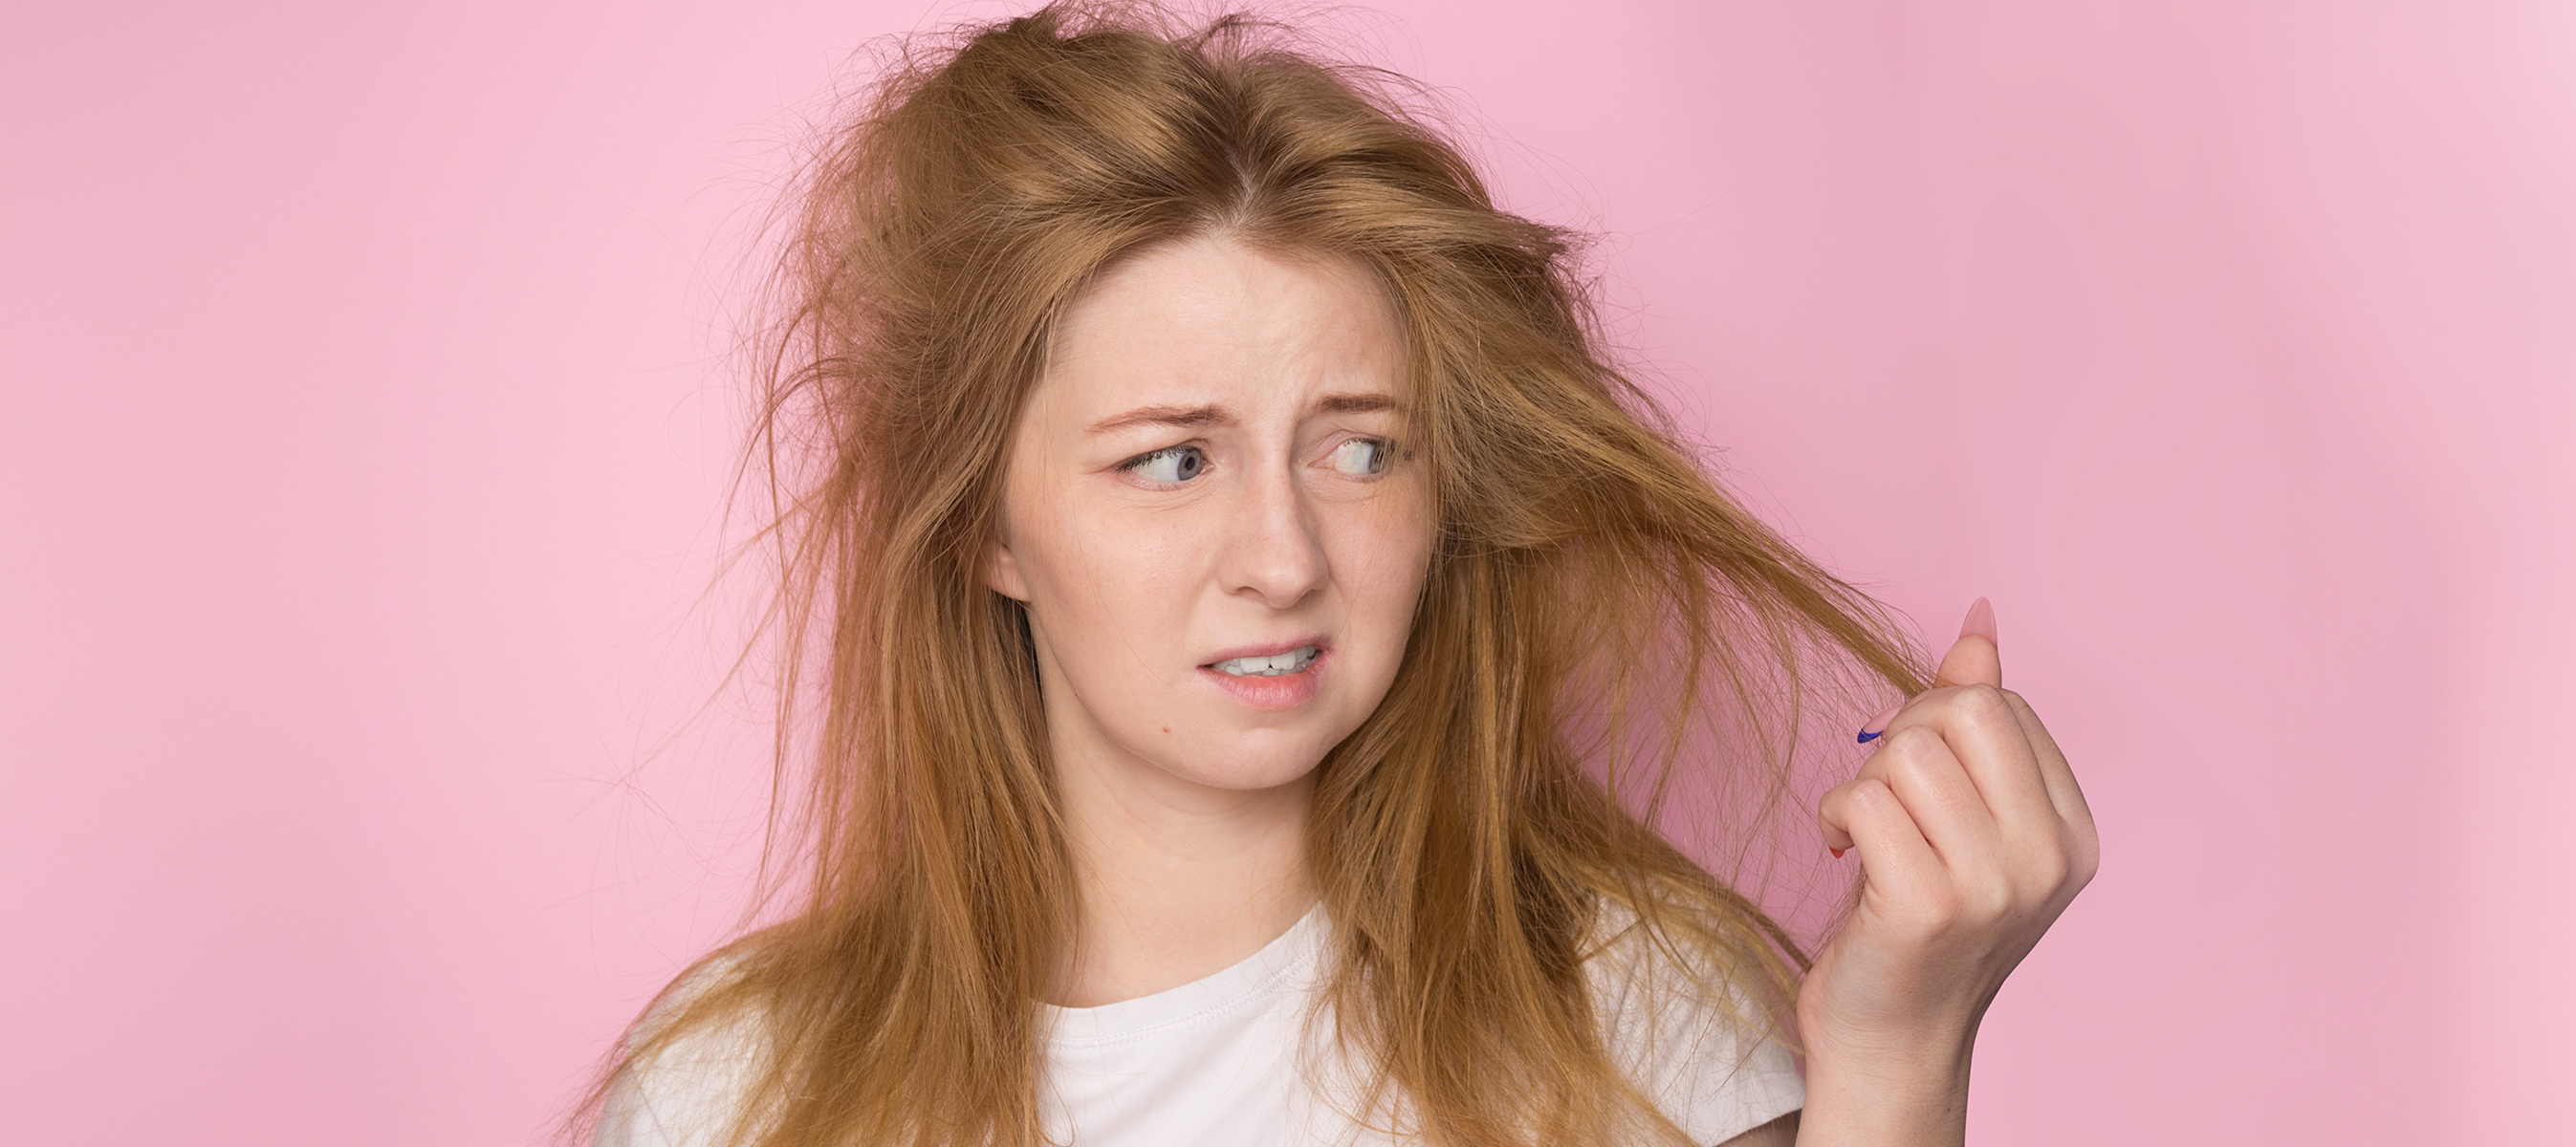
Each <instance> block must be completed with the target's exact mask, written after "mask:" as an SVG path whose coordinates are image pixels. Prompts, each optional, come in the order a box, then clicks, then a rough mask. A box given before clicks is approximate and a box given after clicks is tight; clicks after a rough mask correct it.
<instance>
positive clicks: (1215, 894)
mask: <svg viewBox="0 0 2576 1147" xmlns="http://www.w3.org/2000/svg"><path fill="white" fill-rule="evenodd" d="M1057 748H1058V750H1059V752H1058V755H1057V759H1056V762H1055V765H1056V775H1057V786H1058V793H1059V796H1060V799H1061V800H1062V802H1063V808H1064V813H1065V823H1066V830H1067V835H1068V836H1069V837H1070V842H1069V843H1070V844H1071V847H1072V853H1073V857H1072V859H1073V865H1074V879H1075V880H1076V882H1077V889H1076V891H1077V893H1078V895H1079V897H1080V900H1079V914H1078V916H1077V917H1076V921H1077V922H1076V935H1075V939H1074V952H1073V958H1072V960H1071V963H1070V966H1069V967H1068V968H1067V970H1066V972H1065V976H1064V979H1063V981H1062V987H1061V988H1060V989H1059V990H1058V991H1057V992H1056V993H1055V995H1056V998H1055V999H1054V1000H1052V1001H1051V1002H1053V1003H1056V1004H1059V1005H1062V1006H1065V1007H1077V1008H1081V1007H1097V1006H1099V1005H1102V1004H1110V1003H1116V1002H1118V1001H1120V1000H1131V999H1135V998H1137V997H1139V996H1148V995H1152V994H1154V993H1156V992H1160V991H1165V990H1168V989H1171V988H1176V987H1179V986H1181V985H1183V984H1186V983H1190V982H1191V981H1194V980H1199V979H1203V978H1205V977H1207V976H1210V975H1213V974H1215V973H1217V972H1220V971H1223V970H1225V969H1226V968H1229V967H1232V966H1233V965H1235V964H1237V963H1240V962H1242V961H1243V960H1244V959H1245V958H1246V957H1248V956H1251V955H1252V954H1253V953H1255V952H1258V951H1260V950H1261V948H1262V947H1263V946H1264V945H1266V944H1268V943H1269V942H1270V941H1272V940H1275V939H1277V938H1278V937H1279V936H1280V935H1281V934H1283V933H1285V932H1286V931H1288V929H1289V928H1290V927H1292V926H1294V925H1295V924H1296V923H1297V920H1298V919H1299V918H1300V917H1302V916H1304V915H1305V914H1306V911H1307V910H1308V909H1309V908H1312V907H1313V906H1314V903H1315V896H1316V893H1315V887H1314V878H1313V875H1312V872H1311V870H1310V868H1309V867H1308V865H1307V862H1306V807H1307V804H1308V802H1309V800H1310V798H1311V794H1312V792H1313V779H1312V778H1313V774H1311V773H1310V774H1307V775H1306V776H1303V777H1300V778H1298V779H1297V780H1296V781H1293V782H1291V783H1289V784H1285V785H1281V786H1278V787H1277V788H1270V789H1258V790H1234V789H1217V788H1210V787H1207V786H1205V785H1199V784H1193V783H1191V782H1188V781H1185V780H1183V779H1181V778H1179V777H1175V776H1172V775H1171V774H1169V773H1166V772H1162V771H1161V770H1158V769H1155V768H1153V767H1152V766H1151V765H1148V764H1146V763H1144V762H1141V761H1133V760H1118V759H1113V758H1115V757H1116V756H1117V754H1114V753H1096V752H1083V751H1080V750H1079V749H1075V750H1074V751H1071V752H1065V751H1063V750H1066V749H1072V748H1073V747H1072V746H1057Z"/></svg>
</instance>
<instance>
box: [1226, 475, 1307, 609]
mask: <svg viewBox="0 0 2576 1147" xmlns="http://www.w3.org/2000/svg"><path fill="white" fill-rule="evenodd" d="M1289 471H1290V467H1289V466H1288V465H1275V466H1264V467H1262V468H1261V472H1260V473H1259V474H1258V475H1257V476H1255V477H1254V478H1253V479H1252V480H1251V481H1250V482H1249V483H1248V484H1247V486H1246V488H1245V489H1244V491H1243V495H1244V496H1243V499H1242V501H1241V502H1240V503H1239V504H1238V505H1237V506H1236V508H1235V522H1234V528H1233V529H1232V530H1230V531H1229V532H1228V533H1229V536H1228V538H1227V540H1226V547H1225V552H1224V553H1223V554H1222V555H1220V556H1219V558H1218V561H1219V566H1218V569H1219V571H1220V576H1222V577H1223V578H1224V579H1225V581H1226V589H1227V590H1228V591H1229V592H1232V593H1237V594H1243V595H1246V596H1249V597H1253V598H1257V599H1259V600H1260V601H1261V602H1262V603H1263V604H1265V605H1267V606H1269V607H1270V608H1272V609H1287V608H1289V607H1291V606H1294V605H1296V604H1297V603H1298V602H1301V601H1304V600H1305V599H1306V597H1307V595H1309V594H1312V593H1314V592H1315V591H1316V590H1318V589H1322V588H1323V587H1324V583H1325V582H1326V581H1327V580H1329V577H1330V574H1329V567H1328V565H1327V563H1326V562H1325V560H1324V540H1323V537H1322V535H1321V534H1320V533H1319V532H1318V531H1317V529H1316V522H1315V519H1314V515H1313V513H1312V508H1311V507H1309V506H1308V505H1307V504H1306V499H1305V498H1304V497H1303V496H1302V494H1301V491H1299V490H1298V488H1297V481H1296V476H1295V475H1294V474H1292V473H1290V472H1289Z"/></svg>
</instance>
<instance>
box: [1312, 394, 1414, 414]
mask: <svg viewBox="0 0 2576 1147" xmlns="http://www.w3.org/2000/svg"><path fill="white" fill-rule="evenodd" d="M1403 409H1404V404H1403V403H1401V402H1397V401H1396V400H1395V396H1394V395H1391V394H1327V395H1325V396H1324V397H1322V398H1319V399H1316V400H1315V413H1317V414H1376V413H1379V412H1381V411H1389V410H1392V411H1397V412H1401V411H1403Z"/></svg>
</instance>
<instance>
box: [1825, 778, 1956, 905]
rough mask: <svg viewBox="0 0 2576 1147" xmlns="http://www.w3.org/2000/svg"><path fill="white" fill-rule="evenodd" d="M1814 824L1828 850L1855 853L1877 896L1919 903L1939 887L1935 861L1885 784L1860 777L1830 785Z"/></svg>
mask: <svg viewBox="0 0 2576 1147" xmlns="http://www.w3.org/2000/svg"><path fill="white" fill-rule="evenodd" d="M1816 819H1817V820H1818V821H1819V822H1821V823H1822V824H1823V826H1824V830H1825V843H1826V844H1827V845H1828V846H1829V847H1832V848H1835V849H1837V850H1839V849H1847V848H1857V849H1859V850H1860V856H1861V864H1862V866H1863V871H1864V872H1866V873H1867V874H1868V876H1869V882H1870V885H1871V887H1873V888H1875V889H1877V890H1878V891H1880V892H1883V893H1886V894H1889V895H1894V896H1899V897H1909V898H1916V899H1919V898H1922V897H1924V896H1927V895H1933V894H1937V893H1938V892H1939V890H1940V888H1941V887H1942V882H1943V880H1944V875H1943V872H1942V868H1941V858H1940V857H1939V856H1938V855H1936V854H1935V853H1934V852H1933V851H1932V845H1931V843H1930V842H1929V841H1926V840H1924V839H1923V832H1922V830H1921V829H1920V828H1919V827H1917V826H1916V824H1915V822H1914V817H1913V816H1912V815H1911V814H1909V813H1908V812H1906V809H1905V802H1903V801H1901V800H1899V799H1897V796H1896V792H1895V790H1893V789H1891V788H1889V787H1888V784H1887V782H1886V781H1883V780H1880V779H1879V778H1877V777H1861V778H1858V779H1856V780H1850V781H1845V782H1843V783H1842V784H1839V785H1835V786H1834V787H1833V788H1831V789H1829V790H1826V792H1825V799H1824V800H1823V801H1821V802H1818V804H1817V806H1816Z"/></svg>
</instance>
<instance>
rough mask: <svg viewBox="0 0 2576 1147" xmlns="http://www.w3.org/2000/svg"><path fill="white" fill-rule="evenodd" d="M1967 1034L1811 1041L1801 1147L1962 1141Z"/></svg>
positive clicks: (1916, 1146)
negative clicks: (1861, 1042)
mask: <svg viewBox="0 0 2576 1147" xmlns="http://www.w3.org/2000/svg"><path fill="white" fill-rule="evenodd" d="M1975 1039H1976V1037H1975V1033H1973V1032H1971V1033H1969V1035H1968V1036H1967V1038H1965V1039H1960V1040H1950V1039H1942V1038H1931V1039H1923V1040H1907V1041H1886V1042H1883V1043H1881V1042H1879V1041H1872V1043H1873V1044H1874V1045H1875V1046H1865V1047H1855V1046H1850V1045H1828V1046H1824V1047H1815V1046H1810V1047H1809V1049H1808V1052H1809V1055H1808V1059H1807V1102H1806V1111H1805V1113H1804V1114H1803V1115H1802V1116H1800V1118H1799V1123H1798V1144H1799V1147H1956V1145H1958V1144H1962V1143H1965V1142H1966V1140H1967V1129H1968V1063H1969V1058H1970V1053H1971V1052H1972V1050H1973V1049H1974V1046H1975Z"/></svg>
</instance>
